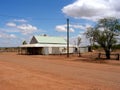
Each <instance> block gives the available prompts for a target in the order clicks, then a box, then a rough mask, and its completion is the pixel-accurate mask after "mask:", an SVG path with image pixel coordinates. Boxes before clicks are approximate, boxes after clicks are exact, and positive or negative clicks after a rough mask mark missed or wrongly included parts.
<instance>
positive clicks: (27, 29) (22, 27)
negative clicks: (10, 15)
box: [17, 24, 37, 34]
mask: <svg viewBox="0 0 120 90" xmlns="http://www.w3.org/2000/svg"><path fill="white" fill-rule="evenodd" d="M17 29H19V30H20V32H22V33H23V34H30V33H32V32H34V31H36V30H37V27H35V26H32V25H30V24H22V25H19V26H17Z"/></svg>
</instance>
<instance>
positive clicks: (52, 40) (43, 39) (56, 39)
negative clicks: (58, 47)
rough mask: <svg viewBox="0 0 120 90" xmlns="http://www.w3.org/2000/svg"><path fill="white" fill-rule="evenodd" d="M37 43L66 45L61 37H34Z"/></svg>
mask: <svg viewBox="0 0 120 90" xmlns="http://www.w3.org/2000/svg"><path fill="white" fill-rule="evenodd" d="M34 37H35V38H36V40H37V41H38V43H46V44H50V43H51V44H66V43H67V42H66V40H65V39H64V38H62V37H50V36H34Z"/></svg>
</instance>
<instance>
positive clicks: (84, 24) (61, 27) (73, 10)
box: [0, 0, 120, 47]
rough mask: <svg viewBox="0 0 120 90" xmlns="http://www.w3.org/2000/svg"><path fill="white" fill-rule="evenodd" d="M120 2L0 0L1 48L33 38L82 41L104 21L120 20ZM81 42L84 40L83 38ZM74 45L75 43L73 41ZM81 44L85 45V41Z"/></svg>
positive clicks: (92, 0) (108, 0)
mask: <svg viewBox="0 0 120 90" xmlns="http://www.w3.org/2000/svg"><path fill="white" fill-rule="evenodd" d="M119 3H120V0H0V47H6V46H7V47H10V46H19V45H21V43H22V41H24V40H26V41H27V42H29V40H30V39H31V37H32V36H33V35H42V34H47V35H49V36H60V37H66V18H69V19H70V37H71V38H76V37H77V36H81V37H83V35H82V33H84V32H85V31H86V28H88V27H91V26H94V25H95V23H96V21H97V20H98V19H100V18H104V17H116V18H119V17H120V5H119ZM83 38H84V37H83ZM73 42H74V41H73ZM82 42H83V43H87V41H86V40H85V39H83V40H82Z"/></svg>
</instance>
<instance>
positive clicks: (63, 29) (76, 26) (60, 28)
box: [55, 24, 92, 32]
mask: <svg viewBox="0 0 120 90" xmlns="http://www.w3.org/2000/svg"><path fill="white" fill-rule="evenodd" d="M69 27H70V32H75V29H79V30H86V29H87V28H88V27H92V26H91V25H90V24H86V25H80V24H70V25H69ZM55 29H56V31H58V32H67V25H57V26H56V28H55Z"/></svg>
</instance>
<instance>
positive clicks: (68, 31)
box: [67, 18, 69, 57]
mask: <svg viewBox="0 0 120 90" xmlns="http://www.w3.org/2000/svg"><path fill="white" fill-rule="evenodd" d="M67 57H69V19H68V18H67Z"/></svg>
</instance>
